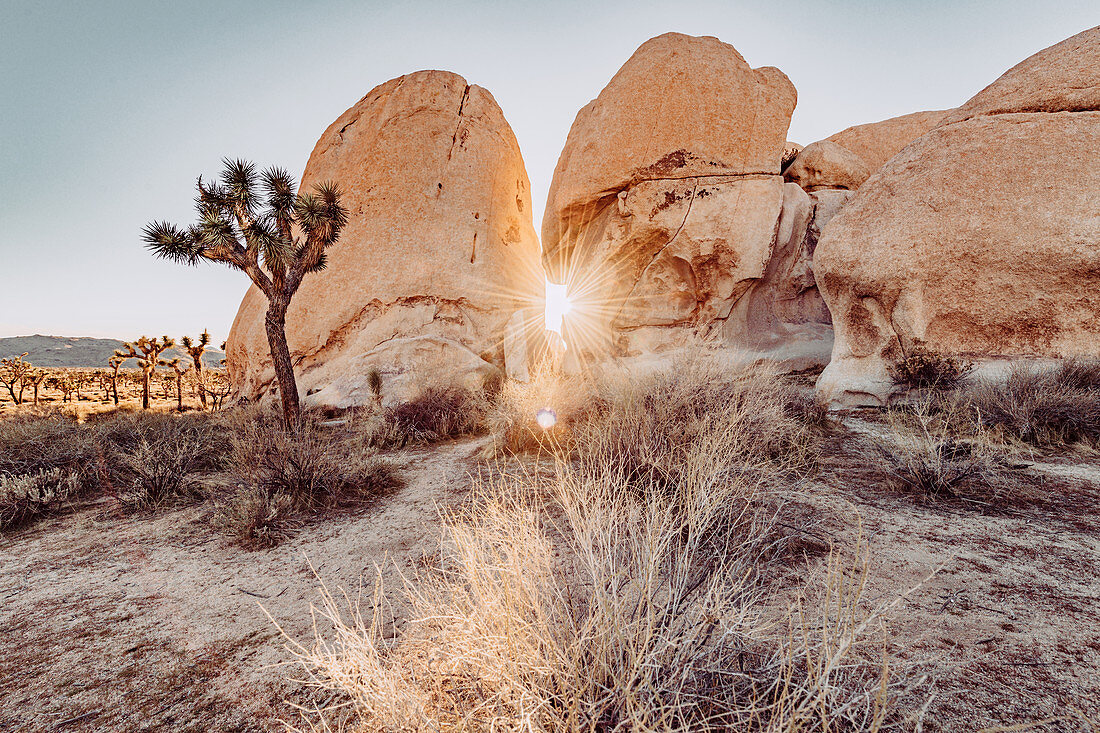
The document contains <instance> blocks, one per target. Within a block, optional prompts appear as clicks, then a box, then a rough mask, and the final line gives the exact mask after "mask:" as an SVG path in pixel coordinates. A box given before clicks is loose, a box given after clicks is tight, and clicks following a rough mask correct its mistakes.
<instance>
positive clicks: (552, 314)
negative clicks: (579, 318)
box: [546, 280, 573, 336]
mask: <svg viewBox="0 0 1100 733" xmlns="http://www.w3.org/2000/svg"><path fill="white" fill-rule="evenodd" d="M565 289H566V286H565V285H557V284H555V283H552V282H550V281H549V280H547V281H546V330H547V331H553V332H554V333H556V334H558V335H559V336H561V335H562V334H561V331H562V326H563V325H564V323H565V316H566V315H567V314H568V313H569V311H571V310H572V309H573V303H572V302H570V300H569V295H568V294H567V293H566V291H565Z"/></svg>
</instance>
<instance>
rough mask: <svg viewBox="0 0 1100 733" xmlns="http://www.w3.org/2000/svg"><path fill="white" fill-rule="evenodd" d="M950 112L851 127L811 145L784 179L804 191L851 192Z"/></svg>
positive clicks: (920, 113)
mask: <svg viewBox="0 0 1100 733" xmlns="http://www.w3.org/2000/svg"><path fill="white" fill-rule="evenodd" d="M949 112H950V110H937V111H933V112H914V113H912V114H908V115H902V116H901V117H892V118H890V119H888V120H883V121H882V122H871V123H868V124H866V125H855V126H854V127H849V128H847V129H845V130H842V131H840V132H838V133H836V134H835V135H830V136H829V137H827V138H825V139H824V140H819V141H818V142H815V143H811V144H809V145H807V146H806V147H805V148H803V149H802V150H801V151H800V152H799V153H798V155H796V156H795V157H794V159H793V160H792V161H791V164H790V165H789V166H787V167H786V168H785V169H784V171H783V174H784V178H785V179H786V180H788V181H790V182H791V183H797V184H798V185H800V186H802V188H804V189H806V190H807V191H817V190H820V189H823V188H839V189H845V190H851V191H854V190H855V189H857V188H859V187H860V186H861V185H863V182H864V181H866V180H867V178H869V177H870V176H871V174H872V173H874V172H875V171H877V170H878V169H879V168H881V167H882V166H883V165H884V164H885V163H886V161H888V160H890V158H893V157H894V156H895V155H897V154H898V152H899V151H901V149H902V148H904V147H905V146H906V145H908V144H909V143H911V142H912V141H914V140H916V139H917V138H918V137H920V136H921V135H923V134H925V133H926V132H928V131H929V130H931V129H932V128H934V127H936V125H938V124H939V123H940V122H941V121H942V120H943V118H944V116H945V115H947V114H948V113H949Z"/></svg>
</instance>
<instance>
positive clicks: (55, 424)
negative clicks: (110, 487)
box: [0, 412, 101, 531]
mask: <svg viewBox="0 0 1100 733" xmlns="http://www.w3.org/2000/svg"><path fill="white" fill-rule="evenodd" d="M100 453H101V451H100V446H99V443H98V440H97V436H96V435H95V433H94V432H93V431H89V430H87V429H86V427H85V426H83V425H79V424H78V423H77V422H76V421H75V420H74V419H72V418H71V417H66V416H65V415H62V414H60V413H56V412H46V413H29V414H21V415H16V416H13V417H7V418H4V419H2V420H0V531H5V530H9V529H16V528H19V527H23V526H25V525H27V524H29V523H31V522H33V521H35V520H36V519H38V518H41V517H45V516H47V515H50V514H54V513H56V512H58V511H61V510H62V509H63V508H65V507H67V506H70V505H71V504H72V503H73V502H75V501H76V500H78V499H80V498H83V497H85V496H87V495H88V494H90V493H91V492H92V491H94V490H95V489H96V488H97V487H98V486H99V465H100V460H99V456H100Z"/></svg>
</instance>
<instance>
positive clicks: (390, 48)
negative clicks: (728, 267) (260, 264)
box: [0, 0, 1100, 343]
mask: <svg viewBox="0 0 1100 733" xmlns="http://www.w3.org/2000/svg"><path fill="white" fill-rule="evenodd" d="M1098 23H1100V6H1098V5H1097V4H1096V2H1095V0H1089V1H1082V2H1073V1H1070V2H1058V3H1052V2H965V1H958V2H948V1H946V0H944V1H930V0H925V1H923V2H913V1H911V0H910V1H907V2H891V1H887V0H879V1H878V2H872V1H870V0H867V1H859V2H857V1H849V2H827V1H826V0H812V1H808V2H796V1H795V0H788V1H785V2H784V1H782V0H780V1H771V2H764V1H761V0H755V1H754V2H740V1H738V2H729V1H727V2H711V1H709V0H693V1H692V2H687V3H681V2H670V1H669V0H660V1H659V2H649V1H648V0H635V1H632V2H617V3H600V2H591V0H582V1H580V2H539V3H523V2H516V1H511V2H505V1H496V2H494V1H490V0H478V1H474V0H470V1H468V2H460V1H453V2H388V3H386V2H365V1H364V2H279V1H277V0H267V1H266V2H234V1H233V0H217V1H214V2H185V1H183V0H177V1H175V2H162V1H159V0H132V1H130V2H111V1H110V0H104V1H102V2H75V1H74V2H51V1H50V0H39V1H35V2H24V1H23V0H0V71H2V72H3V73H2V74H0V188H2V192H3V193H2V195H0V336H13V335H22V334H29V333H36V332H37V333H47V334H54V335H95V336H113V337H118V338H127V339H128V338H133V337H136V336H137V335H139V334H142V333H149V334H161V333H168V334H169V335H171V336H175V337H178V336H180V335H182V334H183V333H196V332H198V331H201V330H202V329H203V328H209V329H210V330H211V332H213V334H214V336H215V339H216V341H217V342H219V343H220V342H221V340H222V339H224V338H225V336H226V335H227V333H228V329H229V325H230V323H231V322H232V319H233V316H234V314H235V313H236V310H237V306H238V304H239V303H240V299H241V296H242V295H243V293H244V291H245V288H246V285H247V282H246V279H245V276H244V275H242V274H241V273H237V272H231V271H228V270H225V269H222V268H220V267H215V266H212V265H207V266H202V267H200V268H186V267H183V266H179V265H174V264H170V263H166V262H162V261H159V260H154V259H153V258H152V257H150V256H149V255H148V254H147V253H146V252H145V251H144V250H143V249H142V247H141V245H140V241H139V233H140V230H141V227H142V225H143V224H144V223H145V222H147V221H149V220H151V219H154V218H156V219H161V218H167V219H170V220H174V221H177V222H180V223H186V222H188V221H190V218H191V213H192V212H191V198H192V195H193V185H194V179H195V177H196V176H197V175H198V174H199V173H208V174H212V173H216V172H217V171H218V169H219V160H220V159H221V158H222V157H223V156H234V157H236V156H241V157H245V158H250V159H253V160H255V161H256V162H257V163H260V164H264V165H267V164H273V163H278V164H281V165H285V166H286V167H288V168H290V169H291V170H293V171H295V172H296V173H297V174H300V173H301V170H302V168H303V167H304V166H305V162H306V159H307V157H308V156H309V152H310V150H311V149H312V148H313V144H314V142H315V141H316V139H317V137H318V136H319V135H320V134H321V132H322V131H323V130H324V129H325V127H326V126H327V125H328V124H329V123H330V122H331V121H332V120H334V119H335V118H336V117H337V116H338V115H339V114H340V113H341V112H343V111H344V110H345V109H347V108H348V107H350V106H351V105H352V104H354V103H355V102H356V101H357V100H358V99H359V98H360V97H362V96H363V95H364V94H365V93H366V92H367V91H368V90H370V89H371V88H372V87H374V86H375V85H377V84H379V83H381V82H383V81H386V80H387V79H390V78H392V77H395V76H399V75H401V74H404V73H408V72H410V71H415V70H418V69H428V68H435V69H448V70H451V71H455V72H457V73H459V74H462V75H463V76H465V77H466V79H467V80H469V81H470V82H471V83H474V84H479V85H481V86H484V87H486V88H488V89H489V90H490V91H491V92H492V93H493V94H494V95H495V96H496V98H497V101H498V102H499V103H500V106H501V107H502V108H503V109H504V114H505V116H506V117H507V118H508V120H509V122H510V123H511V125H512V127H513V129H514V130H515V132H516V135H517V137H518V138H519V141H520V146H521V147H522V149H523V154H524V157H525V159H526V163H527V171H528V173H529V174H530V176H531V182H532V185H533V188H534V198H535V216H536V221H535V224H536V228H537V227H538V224H539V221H538V218H539V217H540V216H541V211H542V205H543V203H544V202H545V198H546V191H547V188H548V187H549V185H550V176H551V174H552V172H553V168H554V164H555V162H556V160H557V156H558V153H559V152H560V150H561V147H562V144H563V143H564V141H565V136H566V133H567V132H568V130H569V125H570V123H571V122H572V121H573V117H574V115H575V114H576V112H577V110H578V109H579V108H580V107H581V106H583V105H584V104H585V103H587V102H588V101H589V100H590V99H592V98H593V97H595V96H596V95H597V94H598V93H599V91H600V89H601V88H602V87H603V86H604V84H606V83H607V81H608V79H610V78H611V76H612V74H614V73H615V71H616V70H617V69H618V68H619V66H620V65H621V64H622V63H623V62H624V61H625V60H626V59H627V58H628V57H629V56H630V54H631V53H632V52H633V51H634V49H635V48H636V47H637V46H638V45H639V44H641V43H642V42H643V41H645V40H646V39H647V38H650V37H652V36H654V35H657V34H660V33H663V32H666V31H680V32H683V33H690V34H693V35H713V36H717V37H719V38H721V39H722V40H724V41H726V42H728V43H731V44H733V45H734V46H736V47H737V49H738V50H739V51H741V53H742V54H743V55H744V56H745V58H746V59H747V60H748V61H749V63H750V64H752V65H753V66H765V65H772V66H777V67H779V68H780V69H782V70H783V71H784V72H786V73H787V75H788V76H789V77H790V78H791V80H792V81H793V82H794V84H795V87H797V89H798V108H797V109H796V110H795V114H794V121H793V122H792V125H791V132H790V136H789V137H790V139H792V140H796V141H798V142H802V143H808V142H812V141H813V140H817V139H820V138H822V137H825V136H827V135H830V134H832V133H833V132H836V131H838V130H840V129H843V128H844V127H847V126H848V125H852V124H857V123H861V122H871V121H875V120H880V119H884V118H886V117H892V116H895V115H899V114H904V113H907V112H912V111H916V110H922V109H935V108H944V107H952V106H955V105H958V104H960V103H961V102H963V101H965V100H966V99H967V98H968V97H970V96H971V95H972V94H973V93H975V92H976V91H978V90H979V89H981V88H982V87H983V86H985V85H986V84H988V83H989V82H991V81H992V80H993V79H994V78H996V77H997V76H998V75H999V74H1001V72H1003V71H1004V70H1005V69H1007V68H1008V67H1010V66H1012V65H1013V64H1015V63H1016V62H1018V61H1020V60H1022V59H1023V58H1025V57H1026V56H1028V55H1030V54H1031V53H1034V52H1035V51H1038V50H1039V49H1041V48H1044V47H1046V46H1049V45H1051V44H1053V43H1055V42H1057V41H1059V40H1061V39H1063V38H1066V37H1067V36H1070V35H1073V34H1074V33H1077V32H1079V31H1081V30H1084V29H1086V28H1089V27H1091V26H1094V25H1097V24H1098Z"/></svg>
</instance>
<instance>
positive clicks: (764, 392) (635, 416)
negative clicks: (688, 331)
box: [574, 363, 816, 488]
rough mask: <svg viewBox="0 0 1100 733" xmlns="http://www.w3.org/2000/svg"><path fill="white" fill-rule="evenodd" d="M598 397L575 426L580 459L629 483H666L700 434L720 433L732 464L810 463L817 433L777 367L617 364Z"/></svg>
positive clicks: (752, 467) (756, 467)
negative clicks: (632, 368)
mask: <svg viewBox="0 0 1100 733" xmlns="http://www.w3.org/2000/svg"><path fill="white" fill-rule="evenodd" d="M595 390H596V393H597V395H598V397H597V399H596V400H593V401H592V402H593V403H594V404H595V405H596V407H595V408H593V409H590V410H589V411H588V412H586V413H585V415H584V417H583V419H582V420H580V421H579V423H578V425H577V426H576V427H575V429H574V433H575V441H574V443H575V449H576V453H577V455H578V456H579V457H580V459H581V462H582V464H583V465H590V466H598V467H600V468H601V469H603V468H611V469H613V470H614V471H616V472H618V473H619V474H620V475H621V477H622V481H623V482H624V483H625V484H627V485H642V486H645V487H647V488H667V487H669V486H671V485H674V484H676V483H678V481H679V479H678V475H679V473H680V472H681V471H682V470H683V469H684V466H686V465H687V462H688V461H690V460H691V459H692V456H693V455H694V450H695V449H696V446H697V444H698V442H699V441H700V440H705V439H708V436H717V437H718V439H719V440H720V441H721V443H722V446H723V452H724V453H727V454H728V455H727V456H726V459H727V470H730V471H740V472H745V471H756V472H760V471H765V470H772V469H774V468H776V467H777V466H782V467H784V468H804V467H806V466H808V465H811V464H812V463H813V458H814V451H815V448H816V437H815V435H814V434H813V432H812V431H811V429H810V427H809V426H808V425H807V423H806V422H805V421H803V420H801V419H799V417H798V414H797V412H796V411H795V410H792V408H791V405H792V404H795V405H800V404H801V403H800V402H799V401H797V400H796V398H795V396H794V394H793V388H792V387H790V386H789V385H787V384H785V383H784V382H783V381H781V380H779V379H778V378H777V377H776V376H775V375H774V374H773V373H771V372H769V371H767V370H765V369H759V368H746V369H742V370H739V371H735V372H732V373H729V372H725V371H723V370H722V369H721V368H720V367H719V366H717V365H714V364H709V363H689V364H684V365H677V366H675V367H673V368H670V369H667V370H662V371H656V372H652V373H650V374H648V375H638V374H631V373H628V372H614V373H610V374H606V375H604V377H603V378H602V379H601V380H599V381H598V382H597V383H596V385H595Z"/></svg>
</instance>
